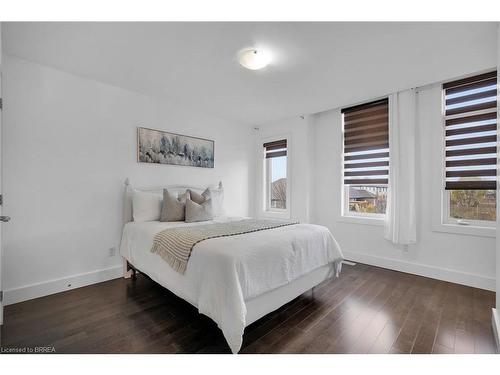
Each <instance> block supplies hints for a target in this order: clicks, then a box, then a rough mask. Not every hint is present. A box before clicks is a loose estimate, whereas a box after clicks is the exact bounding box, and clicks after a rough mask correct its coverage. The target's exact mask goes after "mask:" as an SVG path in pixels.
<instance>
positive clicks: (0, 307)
mask: <svg viewBox="0 0 500 375" xmlns="http://www.w3.org/2000/svg"><path fill="white" fill-rule="evenodd" d="M0 98H2V23H1V22H0ZM0 100H2V99H0ZM0 103H1V102H0ZM2 116H3V109H2V104H0V197H1V196H2V195H1V194H2V149H1V145H2ZM1 203H2V202H0V218H2V219H5V218H3V217H2V216H1V215H2V204H1ZM0 224H1V222H0ZM2 290H3V289H2V228H0V325H1V324H3V292H2Z"/></svg>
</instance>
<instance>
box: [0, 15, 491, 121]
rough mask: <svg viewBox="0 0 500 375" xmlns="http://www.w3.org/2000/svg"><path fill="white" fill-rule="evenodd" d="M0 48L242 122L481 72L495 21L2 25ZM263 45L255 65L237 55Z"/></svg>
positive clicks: (324, 107) (488, 56) (488, 62)
mask: <svg viewBox="0 0 500 375" xmlns="http://www.w3.org/2000/svg"><path fill="white" fill-rule="evenodd" d="M2 25H3V29H2V30H3V32H2V35H3V46H4V52H6V53H7V54H11V55H15V56H18V57H21V58H25V59H28V60H32V61H36V62H39V63H42V64H46V65H49V66H53V67H55V68H58V69H61V70H64V71H67V72H70V73H74V74H77V75H80V76H84V77H87V78H91V79H95V80H98V81H101V82H105V83H109V84H112V85H115V86H118V87H122V88H125V89H129V90H132V91H137V92H141V93H145V94H149V95H161V96H165V97H166V98H169V97H171V98H173V97H175V98H176V100H181V101H183V102H186V103H187V104H188V105H190V106H193V107H197V108H199V109H201V110H205V111H207V112H210V113H213V114H217V115H219V116H221V117H225V118H229V119H233V120H236V121H239V122H241V123H244V124H263V123H266V122H270V121H275V120H278V119H282V118H286V117H290V116H294V115H297V114H304V113H315V112H319V111H323V110H327V109H330V108H335V107H339V106H342V105H348V104H352V103H356V102H358V101H361V100H367V99H370V98H374V97H377V96H381V95H385V94H387V93H390V92H393V91H395V90H398V89H404V88H408V87H412V86H419V85H423V84H427V83H432V82H435V81H440V80H443V79H448V78H455V77H457V76H460V75H464V74H468V73H473V72H476V71H480V70H483V69H488V68H491V67H494V66H495V65H496V53H497V52H496V33H497V24H496V23H292V22H283V23H279V22H276V23H167V22H165V23H108V22H106V23H3V24H2ZM252 46H257V47H265V48H268V49H269V50H270V51H271V52H272V53H273V55H274V60H273V62H272V64H271V65H270V66H269V67H267V68H266V69H264V70H262V71H250V70H246V69H244V68H242V67H241V66H240V65H239V64H238V63H237V61H236V54H237V52H238V51H239V50H241V49H242V48H246V47H252Z"/></svg>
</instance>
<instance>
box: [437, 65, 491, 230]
mask: <svg viewBox="0 0 500 375" xmlns="http://www.w3.org/2000/svg"><path fill="white" fill-rule="evenodd" d="M479 74H481V73H475V74H469V75H467V76H464V77H462V78H467V77H474V76H475V75H479ZM450 81H453V80H450ZM443 83H444V82H443ZM443 83H441V84H439V89H440V92H441V95H440V98H441V106H440V109H441V112H440V116H441V128H440V130H439V131H440V139H439V141H440V151H439V155H440V163H439V172H440V179H439V184H440V191H439V200H440V204H439V211H440V214H439V221H438V222H436V221H435V220H433V231H435V232H445V233H454V234H463V235H472V236H479V237H496V227H497V226H496V220H493V221H487V220H462V219H455V218H452V217H451V216H450V191H449V190H446V188H445V187H446V98H445V89H443ZM497 100H498V99H497ZM496 110H497V119H498V107H497V109H496ZM488 112H491V110H489V109H488V110H479V111H476V112H474V114H481V113H488ZM497 134H498V120H497ZM498 143H499V142H498V140H497V153H498ZM497 170H498V165H497ZM497 190H498V189H497ZM497 202H498V198H497ZM435 203H436V202H433V203H432V204H433V205H435ZM497 204H498V203H497Z"/></svg>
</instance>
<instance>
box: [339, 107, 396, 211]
mask: <svg viewBox="0 0 500 375" xmlns="http://www.w3.org/2000/svg"><path fill="white" fill-rule="evenodd" d="M342 117H343V124H344V210H343V214H344V215H348V216H374V217H377V216H382V215H384V214H385V210H386V203H387V186H388V183H389V102H388V99H383V100H378V101H375V102H372V103H367V104H362V105H358V106H355V107H350V108H345V109H343V110H342Z"/></svg>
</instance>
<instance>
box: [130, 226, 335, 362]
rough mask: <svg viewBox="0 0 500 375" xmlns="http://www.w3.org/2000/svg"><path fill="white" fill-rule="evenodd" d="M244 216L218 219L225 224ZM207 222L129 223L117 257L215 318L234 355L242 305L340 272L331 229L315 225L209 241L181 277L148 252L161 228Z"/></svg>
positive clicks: (243, 320)
mask: <svg viewBox="0 0 500 375" xmlns="http://www.w3.org/2000/svg"><path fill="white" fill-rule="evenodd" d="M242 219H243V218H219V219H216V220H215V221H211V222H227V221H234V220H242ZM207 223H210V222H201V223H185V222H158V221H151V222H142V223H140V222H139V223H134V222H131V223H127V224H126V225H125V227H124V230H123V236H122V242H121V246H120V253H121V255H122V256H123V257H125V258H126V259H127V260H129V261H130V262H131V263H132V264H133V265H134V266H135V267H137V268H138V269H139V270H142V271H143V272H145V273H147V275H148V276H149V277H151V278H152V279H153V280H155V281H156V282H158V283H159V284H161V285H163V286H164V287H166V288H167V289H169V290H170V291H171V292H173V293H175V294H176V295H178V296H179V297H181V298H183V299H184V300H186V301H188V302H189V303H191V304H192V305H194V306H195V307H197V308H198V311H199V312H200V313H201V314H205V315H207V316H209V317H210V318H211V319H213V320H214V321H215V322H216V323H217V324H218V326H219V328H220V329H221V330H222V332H223V334H224V337H225V338H226V340H227V342H228V344H229V346H230V348H231V350H232V351H233V353H237V352H238V351H239V349H240V347H241V344H242V337H243V331H244V328H245V326H246V325H247V322H246V312H247V310H246V305H245V301H247V300H250V299H252V298H255V297H257V296H260V295H262V294H264V293H266V292H269V291H271V290H274V289H276V288H279V287H281V286H283V285H286V284H288V283H290V282H292V281H293V280H295V279H297V278H299V277H301V276H303V275H306V274H307V273H309V272H311V271H313V270H315V269H317V268H319V267H322V266H325V265H328V264H331V265H332V267H333V268H334V270H335V271H337V270H339V269H340V262H341V260H342V258H343V257H342V252H341V250H340V248H339V246H338V244H337V242H336V241H335V239H334V238H333V236H332V234H331V233H330V231H329V230H328V229H327V228H325V227H323V226H319V225H312V224H297V225H290V226H284V227H280V228H274V229H270V230H264V231H259V232H253V233H246V234H242V235H237V236H230V237H220V238H213V239H209V240H205V241H202V242H200V243H198V244H196V245H195V247H194V248H193V251H192V253H191V257H190V259H189V262H188V266H187V269H186V272H185V274H184V275H182V274H180V273H178V272H176V271H174V270H173V269H172V268H171V267H170V266H169V265H168V264H167V263H166V262H165V261H164V260H163V259H162V258H161V257H160V256H159V255H157V254H153V253H152V252H151V247H152V244H153V237H154V235H155V234H156V233H158V232H160V231H162V230H163V229H167V228H173V227H179V226H196V225H204V224H207Z"/></svg>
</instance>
